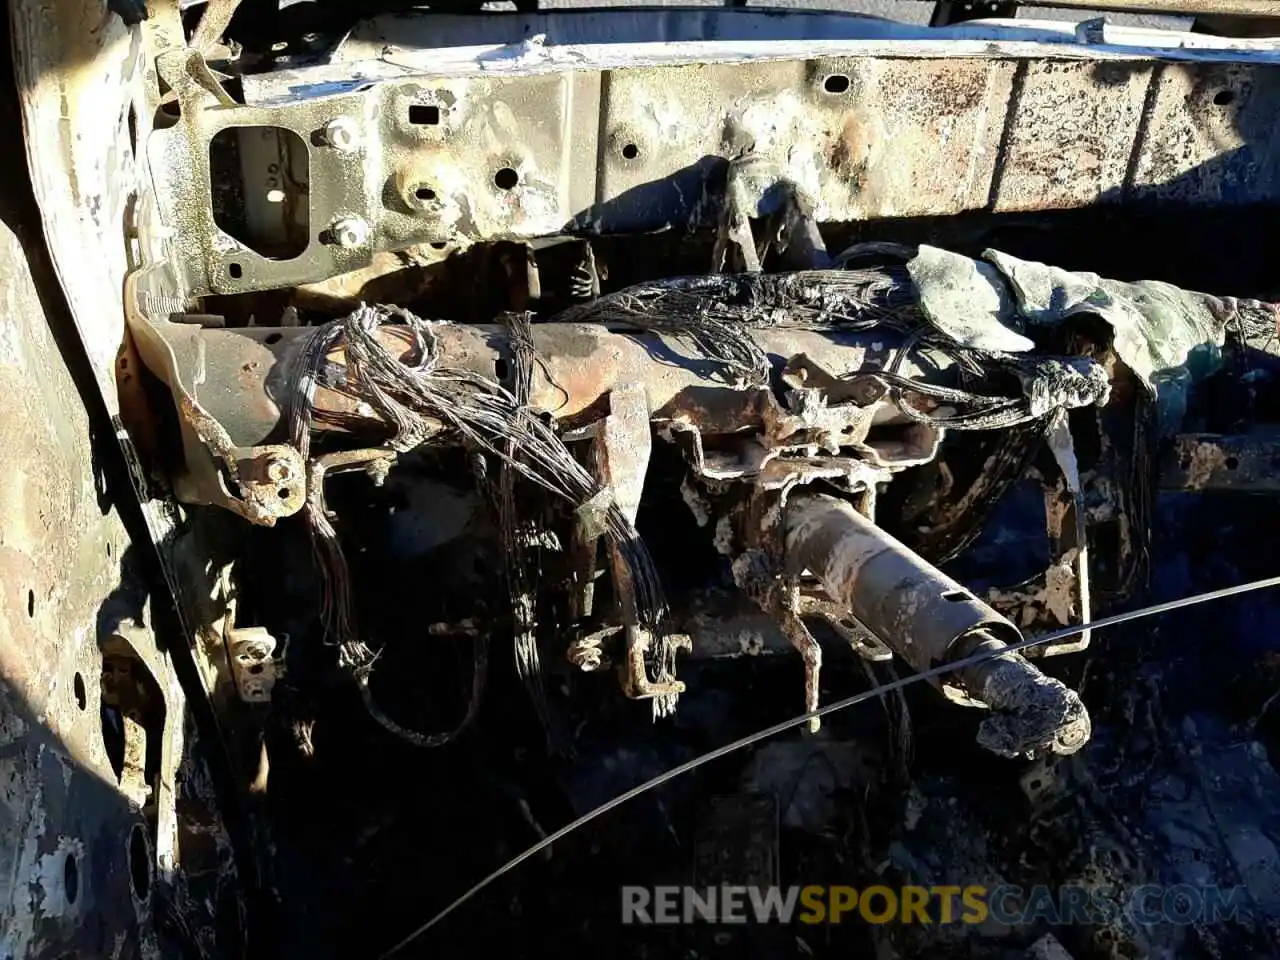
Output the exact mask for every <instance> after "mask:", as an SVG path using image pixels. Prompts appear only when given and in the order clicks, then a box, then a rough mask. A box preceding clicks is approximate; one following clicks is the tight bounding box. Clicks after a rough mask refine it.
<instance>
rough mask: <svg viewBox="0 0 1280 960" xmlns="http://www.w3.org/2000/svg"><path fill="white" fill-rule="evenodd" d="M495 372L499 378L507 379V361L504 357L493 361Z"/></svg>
mask: <svg viewBox="0 0 1280 960" xmlns="http://www.w3.org/2000/svg"><path fill="white" fill-rule="evenodd" d="M493 373H494V376H496V377H497V378H498V379H499V380H505V379H507V361H506V360H504V359H503V358H502V357H499V358H498V359H497V360H495V361H493Z"/></svg>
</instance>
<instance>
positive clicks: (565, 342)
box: [166, 323, 946, 446]
mask: <svg viewBox="0 0 1280 960" xmlns="http://www.w3.org/2000/svg"><path fill="white" fill-rule="evenodd" d="M308 332H309V330H308V329H307V328H296V327H281V328H269V327H249V328H243V329H223V330H219V329H199V328H195V327H189V326H183V325H181V324H170V330H169V331H167V332H166V338H167V339H168V340H169V341H170V343H171V344H172V346H173V349H174V353H175V355H176V356H177V358H178V363H179V364H180V365H183V366H189V367H190V368H191V369H193V370H195V369H199V370H200V371H201V372H202V374H203V376H202V377H201V378H200V379H201V380H202V381H203V383H204V384H205V386H204V388H203V389H201V390H200V394H199V399H200V403H201V404H202V405H203V406H204V408H205V409H206V410H208V411H209V413H210V414H212V415H213V417H214V418H215V419H217V420H218V421H219V422H220V423H221V424H222V425H223V426H224V427H226V428H227V430H228V432H229V433H230V434H231V437H232V439H233V441H234V442H235V443H236V444H238V445H241V446H254V445H257V444H259V443H264V442H267V441H268V438H272V439H276V438H279V437H280V433H279V422H280V410H281V407H282V406H283V404H284V400H285V393H286V391H287V383H288V370H289V368H290V365H291V364H292V363H293V362H294V358H295V357H296V356H297V354H298V350H299V346H300V345H301V337H303V336H304V335H306V334H307V333H308ZM435 333H436V336H437V337H438V339H439V342H440V347H441V352H442V355H443V360H444V363H445V364H447V365H448V366H452V367H462V368H465V369H468V370H472V371H474V372H476V373H479V374H482V375H483V376H486V377H489V378H491V379H494V380H497V381H499V382H501V381H503V380H504V379H505V378H506V374H507V370H508V369H509V366H510V363H511V359H510V357H511V353H510V347H509V338H508V335H507V333H506V331H505V329H504V328H502V327H498V326H492V325H464V324H441V325H440V326H438V327H436V328H435ZM377 335H378V337H379V339H380V340H381V341H382V342H383V344H385V345H386V346H387V347H388V348H389V349H390V350H391V352H392V355H393V356H397V357H400V356H405V355H407V354H408V353H409V351H410V349H411V343H410V340H409V337H408V334H407V331H406V329H405V328H403V327H395V326H384V327H381V328H379V330H378V333H377ZM751 336H752V337H753V338H754V339H755V340H756V342H757V343H758V344H759V345H760V346H761V347H762V348H763V349H764V350H765V352H766V354H768V355H769V356H770V358H771V359H772V360H773V361H774V363H775V365H776V366H780V365H781V364H782V363H784V362H785V361H786V360H788V359H790V358H791V357H794V356H797V355H799V354H805V355H807V356H808V357H809V358H810V359H811V360H813V361H814V362H815V363H817V364H819V365H821V366H822V368H823V369H824V370H826V371H828V372H830V373H831V374H832V375H834V376H837V377H838V376H841V375H843V374H847V373H854V372H857V371H860V370H862V369H864V368H871V367H878V366H882V365H883V364H884V363H885V362H886V360H887V359H888V357H889V356H890V355H891V351H893V350H894V349H895V348H896V346H897V344H898V339H897V337H896V335H894V334H892V333H889V332H875V333H865V332H859V333H845V332H826V331H815V330H794V329H777V328H762V329H758V330H755V331H753V332H752V334H751ZM533 341H534V346H535V348H536V349H537V351H538V356H539V358H540V360H541V361H542V364H541V365H540V366H539V368H538V369H536V370H535V371H534V379H533V387H532V392H531V395H530V402H531V404H532V405H533V406H534V407H537V408H539V409H542V410H547V411H549V412H550V413H551V414H552V416H554V417H555V418H556V419H557V420H561V421H566V422H567V423H568V424H570V425H572V424H573V423H574V422H575V421H577V420H582V421H588V420H594V419H596V418H597V417H598V416H599V414H600V413H602V412H603V411H602V410H601V406H602V402H603V400H604V398H605V396H606V395H607V394H608V392H609V391H610V390H611V389H612V388H614V387H616V386H623V385H629V384H634V383H641V384H643V385H644V387H645V391H646V394H647V396H648V403H649V409H650V411H651V414H652V416H653V418H654V419H657V420H662V419H667V420H687V421H688V422H691V423H697V424H698V426H699V428H700V429H701V430H702V431H703V432H705V433H732V432H736V431H739V430H744V429H751V428H755V427H759V425H760V414H761V411H760V397H759V394H758V392H757V391H752V390H739V389H735V388H733V387H731V386H729V385H726V384H724V383H723V382H722V381H720V380H718V379H716V373H717V367H716V365H715V364H714V363H713V362H711V361H709V360H707V359H706V358H705V357H702V356H699V355H698V353H697V351H696V350H695V348H694V347H693V346H692V345H691V344H689V343H688V342H686V341H683V340H681V339H680V338H679V337H674V336H666V335H660V334H648V333H634V332H620V331H618V330H614V329H610V328H609V327H607V326H604V325H601V324H576V323H547V324H535V325H534V327H533ZM330 360H331V361H332V362H333V363H336V364H341V363H342V362H343V356H342V352H341V350H339V351H336V352H335V353H334V354H333V355H331V356H330ZM906 366H907V368H904V369H903V370H902V371H901V372H902V373H903V374H904V375H907V376H917V375H924V374H923V372H922V371H921V370H920V368H918V367H915V366H912V365H911V364H907V365H906ZM945 366H946V364H938V365H935V366H931V367H930V368H929V373H930V374H936V373H937V372H938V370H940V369H944V368H945ZM316 406H317V410H318V411H319V412H320V413H321V414H336V415H340V416H343V417H354V418H356V420H357V421H358V420H360V419H362V418H364V417H367V418H368V419H369V421H370V423H371V424H372V423H375V422H376V421H375V419H374V415H373V412H372V410H368V408H362V406H361V405H360V404H358V403H357V402H356V401H355V400H353V399H352V398H351V397H348V396H346V395H344V394H342V393H340V392H337V391H334V390H329V389H325V388H323V387H322V388H320V389H319V390H318V391H317V394H316ZM876 422H877V423H898V422H901V416H900V414H899V413H898V411H897V410H896V408H895V407H893V406H892V405H891V404H887V403H886V404H884V405H883V406H882V409H881V410H879V411H877V419H876ZM317 426H318V427H319V428H320V429H324V424H323V423H321V424H318V425H317Z"/></svg>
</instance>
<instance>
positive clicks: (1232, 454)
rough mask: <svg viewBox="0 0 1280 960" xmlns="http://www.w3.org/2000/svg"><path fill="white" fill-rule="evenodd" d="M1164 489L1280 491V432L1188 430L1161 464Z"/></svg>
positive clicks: (1161, 483)
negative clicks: (1228, 432) (1202, 431)
mask: <svg viewBox="0 0 1280 960" xmlns="http://www.w3.org/2000/svg"><path fill="white" fill-rule="evenodd" d="M1160 487H1161V489H1163V490H1185V491H1200V490H1229V491H1232V492H1235V493H1276V492H1277V491H1280V433H1277V432H1275V431H1273V430H1263V429H1259V430H1254V431H1252V432H1249V433H1244V434H1234V435H1223V434H1213V433H1184V434H1181V435H1179V436H1177V437H1175V438H1174V440H1173V444H1172V446H1171V448H1170V450H1169V452H1168V453H1167V454H1166V455H1165V457H1164V459H1163V461H1162V462H1161V464H1160Z"/></svg>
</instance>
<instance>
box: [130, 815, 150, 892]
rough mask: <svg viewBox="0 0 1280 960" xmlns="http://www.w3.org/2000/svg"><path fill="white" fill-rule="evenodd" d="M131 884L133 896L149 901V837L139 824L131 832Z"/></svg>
mask: <svg viewBox="0 0 1280 960" xmlns="http://www.w3.org/2000/svg"><path fill="white" fill-rule="evenodd" d="M129 882H130V883H131V884H132V885H133V895H134V896H135V897H137V898H138V899H139V900H145V899H147V894H149V893H150V892H151V852H150V850H149V848H148V844H147V835H146V834H145V833H143V832H142V827H141V825H139V824H136V823H135V824H134V825H133V829H132V830H130V831H129Z"/></svg>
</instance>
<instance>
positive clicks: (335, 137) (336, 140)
mask: <svg viewBox="0 0 1280 960" xmlns="http://www.w3.org/2000/svg"><path fill="white" fill-rule="evenodd" d="M324 139H325V142H326V143H327V144H329V146H331V147H333V148H334V149H336V150H343V151H350V150H354V149H355V148H356V147H357V146H359V144H360V134H359V133H358V132H357V131H356V125H355V123H354V122H352V120H351V118H350V117H337V118H336V119H333V120H330V121H329V122H328V123H327V124H325V127H324Z"/></svg>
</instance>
